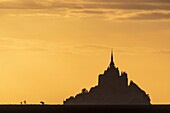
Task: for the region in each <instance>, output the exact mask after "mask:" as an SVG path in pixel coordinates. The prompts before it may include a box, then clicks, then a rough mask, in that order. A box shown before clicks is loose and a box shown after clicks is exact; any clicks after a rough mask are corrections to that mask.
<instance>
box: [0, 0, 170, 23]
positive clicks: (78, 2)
mask: <svg viewBox="0 0 170 113" xmlns="http://www.w3.org/2000/svg"><path fill="white" fill-rule="evenodd" d="M12 9H13V11H14V10H18V12H15V11H14V12H15V13H14V12H13V11H10V10H12ZM0 10H9V11H8V13H9V14H8V15H10V16H11V15H13V16H14V15H22V16H48V17H57V18H65V17H67V18H72V17H79V18H82V17H89V16H94V15H100V16H103V17H104V18H106V19H108V18H109V19H126V20H131V19H132V20H135V19H136V20H137V19H139V20H154V19H156V20H158V19H170V14H169V11H170V1H169V0H65V1H64V0H3V1H1V2H0ZM141 12H142V13H141ZM151 12H152V13H151ZM167 12H168V13H167Z"/></svg>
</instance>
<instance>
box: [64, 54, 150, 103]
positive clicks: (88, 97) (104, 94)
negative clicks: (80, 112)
mask: <svg viewBox="0 0 170 113" xmlns="http://www.w3.org/2000/svg"><path fill="white" fill-rule="evenodd" d="M63 103H64V105H150V98H149V95H148V94H146V93H145V91H143V90H142V89H140V88H139V87H138V85H136V84H135V83H134V82H133V81H131V82H130V84H129V85H128V77H127V73H126V72H122V73H121V74H120V72H119V69H118V68H117V67H115V64H114V61H113V52H112V53H111V62H110V66H109V67H108V69H107V70H105V72H104V74H100V75H99V78H98V85H97V86H95V87H92V88H91V89H90V91H89V92H88V91H87V90H86V89H83V90H82V92H81V93H80V94H77V95H76V96H75V97H73V96H71V97H70V98H68V99H66V101H64V102H63Z"/></svg>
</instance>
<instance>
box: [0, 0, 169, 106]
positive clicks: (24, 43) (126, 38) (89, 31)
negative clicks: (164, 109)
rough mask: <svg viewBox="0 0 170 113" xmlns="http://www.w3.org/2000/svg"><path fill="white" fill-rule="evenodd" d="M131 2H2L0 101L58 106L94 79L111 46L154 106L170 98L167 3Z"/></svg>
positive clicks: (104, 64) (118, 62)
mask: <svg viewBox="0 0 170 113" xmlns="http://www.w3.org/2000/svg"><path fill="white" fill-rule="evenodd" d="M135 1H136V0H129V1H128V0H127V1H123V0H122V2H119V3H117V0H113V1H112V2H111V0H110V1H109V0H108V1H107V2H106V1H104V0H100V2H99V1H97V0H93V2H91V1H89V0H67V2H62V1H61V0H23V1H19V0H13V1H12V0H3V1H2V0H1V1H0V12H1V14H0V98H1V99H0V103H9V104H10V103H18V104H19V103H20V102H21V101H24V100H27V102H28V103H30V104H33V103H39V102H40V101H44V102H45V103H48V104H61V103H62V101H63V99H66V98H68V97H69V96H75V95H76V94H77V93H79V92H81V89H83V88H87V89H89V88H90V87H93V86H95V85H97V82H98V75H99V74H101V73H103V72H104V70H105V69H107V66H108V65H109V62H110V50H111V49H110V48H113V49H114V61H115V64H116V66H117V67H119V70H120V71H126V72H127V73H128V78H129V80H133V81H134V82H135V83H136V84H137V85H139V87H140V88H142V89H143V90H145V91H146V92H147V93H148V94H149V95H150V97H151V102H152V103H153V104H158V103H159V104H167V103H170V99H169V95H170V91H169V90H168V88H169V86H170V83H169V79H170V75H169V73H170V70H169V67H170V62H169V60H170V45H169V42H170V38H169V36H170V32H169V31H170V23H169V21H170V9H169V8H168V7H167V6H168V5H170V3H168V2H167V1H166V0H164V1H163V0H162V1H161V0H160V1H159V0H156V1H157V2H155V3H154V4H153V3H152V0H150V1H149V2H150V3H148V2H147V1H146V0H141V1H140V2H135ZM110 2H111V3H110ZM127 2H128V5H129V6H127V5H126V7H125V4H126V3H127ZM158 6H159V7H158Z"/></svg>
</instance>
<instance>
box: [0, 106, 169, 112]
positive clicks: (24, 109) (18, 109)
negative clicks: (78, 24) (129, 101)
mask: <svg viewBox="0 0 170 113" xmlns="http://www.w3.org/2000/svg"><path fill="white" fill-rule="evenodd" d="M0 113H170V106H169V105H0Z"/></svg>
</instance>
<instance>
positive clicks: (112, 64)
mask: <svg viewBox="0 0 170 113" xmlns="http://www.w3.org/2000/svg"><path fill="white" fill-rule="evenodd" d="M113 67H115V64H114V61H113V49H112V50H111V62H110V68H113Z"/></svg>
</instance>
